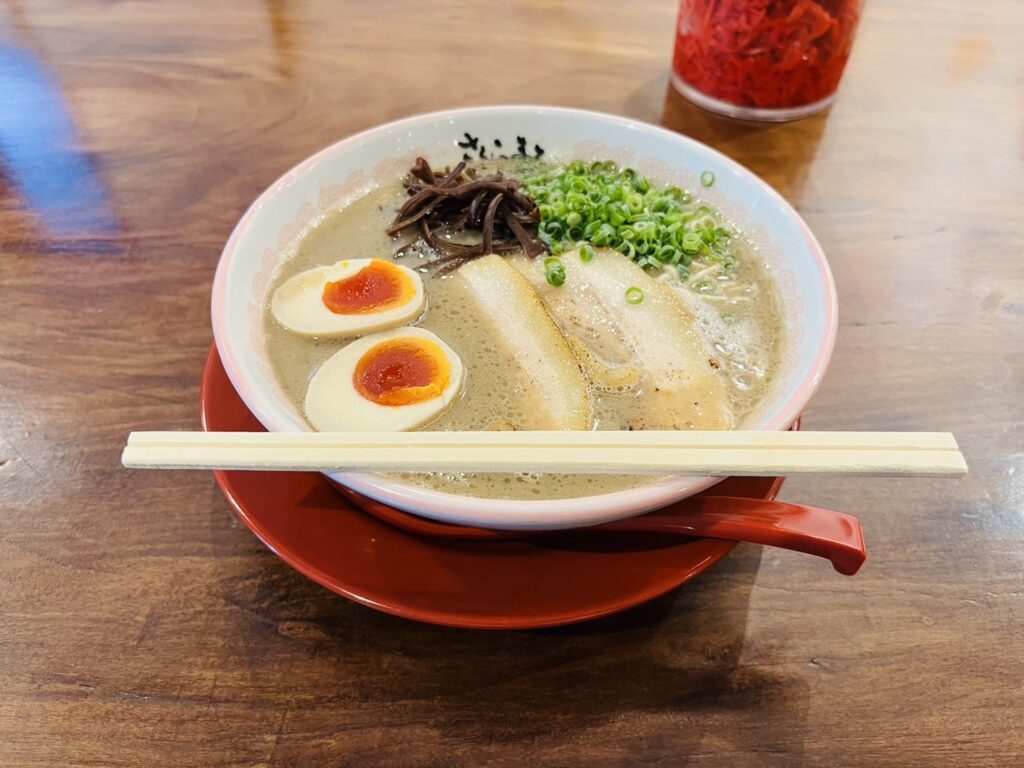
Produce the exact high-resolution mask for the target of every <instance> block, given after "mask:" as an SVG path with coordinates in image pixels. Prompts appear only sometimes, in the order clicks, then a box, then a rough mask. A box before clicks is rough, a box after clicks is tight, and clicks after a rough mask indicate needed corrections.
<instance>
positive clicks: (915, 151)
mask: <svg viewBox="0 0 1024 768" xmlns="http://www.w3.org/2000/svg"><path fill="white" fill-rule="evenodd" d="M674 17H675V4H674V3H673V2H672V1H671V0H659V1H658V2H654V1H653V0H649V1H647V2H637V3H622V2H610V1H609V0H592V1H591V2H557V1H556V0H530V1H524V2H508V3H500V4H499V3H475V2H452V1H445V0H437V1H435V2H429V3H425V2H414V1H413V0H406V1H405V2H397V1H396V2H391V1H390V0H381V1H380V2H375V3H362V2H355V1H354V0H352V1H351V2H328V0H303V1H302V2H298V1H295V2H289V1H288V0H266V2H262V3H260V2H254V1H252V0H224V1H223V2H216V3H212V2H211V3H196V2H187V1H186V0H163V1H162V2H98V1H97V0H76V2H73V3H72V2H56V1H55V0H39V1H38V2H30V1H29V0H2V1H0V322H2V326H3V327H2V331H0V766H4V768H7V767H14V766H17V767H18V768H30V767H32V766H151V765H175V766H177V765H182V766H184V765H204V766H313V765H316V766H477V765H485V764H494V765H516V766H522V765H546V766H575V765H595V766H632V765H659V766H683V765H699V766H705V765H707V766H719V765H720V766H732V767H743V766H794V765H810V766H968V765H969V766H1019V765H1024V731H1022V730H1021V723H1022V719H1024V657H1022V648H1024V644H1022V642H1024V448H1022V442H1021V434H1022V421H1024V405H1022V395H1024V257H1022V254H1024V213H1022V211H1024V209H1022V202H1021V201H1022V200H1024V144H1022V142H1024V99H1022V98H1021V94H1022V82H1024V6H1022V5H1021V4H1020V3H1018V2H1016V0H992V1H991V2H986V3H961V2H957V1H955V0H928V2H923V1H914V0H890V1H889V2H877V1H876V2H871V3H869V4H868V7H867V12H866V16H865V18H864V21H863V25H862V28H861V30H860V33H859V39H858V42H857V45H856V47H855V50H854V54H853V57H852V59H851V62H850V66H849V71H848V74H847V77H846V79H845V81H844V84H843V86H842V88H841V91H840V94H839V98H838V101H837V102H836V104H835V106H834V107H833V108H832V110H831V111H830V112H829V113H828V114H826V115H822V116H820V117H817V118H813V119H809V120H806V121H803V122H799V123H795V124H789V125H752V124H741V123H736V122H729V121H726V120H723V119H718V118H715V117H712V116H709V115H707V114H705V113H703V112H701V111H699V110H698V109H696V108H694V107H692V106H690V105H689V104H688V103H686V102H685V101H684V100H683V99H682V98H680V97H679V96H678V95H676V94H675V93H674V92H673V91H671V90H670V89H669V87H668V85H667V66H668V62H669V60H670V54H671V46H672V34H673V24H674ZM500 102H506V103H508V102H540V103H551V104H565V105H571V106H580V107H588V108H595V109H600V110H606V111H610V112H616V113H620V114H625V115H629V116H633V117H636V118H640V119H643V120H648V121H652V122H655V123H661V124H663V125H665V126H667V127H669V128H672V129H674V130H678V131H680V132H682V133H685V134H688V135H690V136H693V137H695V138H697V139H699V140H701V141H704V142H707V143H708V144H710V145H711V146H713V147H716V148H717V149H719V150H721V151H723V152H725V153H726V154H728V155H730V156H731V157H733V158H736V159H737V160H739V161H740V162H742V163H744V164H746V165H747V166H748V167H750V168H751V169H752V170H753V171H754V172H756V173H758V174H760V175H761V176H763V177H764V178H765V179H767V181H768V182H770V183H771V184H773V185H774V186H775V187H776V188H777V189H779V191H780V192H781V193H782V194H783V195H785V196H786V197H787V198H788V199H789V200H790V201H792V202H793V203H794V204H795V205H796V206H797V207H798V208H799V210H800V211H801V213H802V214H803V215H804V216H805V217H806V219H807V221H808V222H809V224H810V226H811V227H812V228H813V229H814V231H815V232H816V234H817V236H818V238H819V239H820V240H821V242H822V244H823V246H824V247H825V250H826V251H827V253H828V255H829V258H830V260H831V263H832V267H833V269H834V271H835V276H836V282H837V284H838V289H839V300H840V317H841V319H840V331H839V340H838V345H837V347H836V353H835V357H834V361H833V363H832V366H831V369H830V371H829V374H828V377H827V379H826V381H825V384H824V387H823V388H822V390H821V392H820V394H819V395H818V397H817V399H816V400H815V401H814V403H813V406H812V407H811V408H810V410H809V411H808V412H807V414H806V418H805V422H804V424H805V427H806V428H809V429H849V430H856V429H877V430H884V429H907V430H951V431H953V432H955V433H956V434H957V436H958V438H959V440H960V443H961V446H962V448H963V449H964V452H965V454H966V455H967V459H968V462H969V464H970V465H971V473H970V475H968V476H967V477H966V478H964V479H963V480H961V481H949V480H872V481H865V480H863V479H839V478H832V479H823V478H804V479H793V480H792V481H791V482H789V483H788V484H787V485H786V487H785V489H784V492H783V498H785V499H790V500H797V501H803V502H806V503H809V504H815V505H818V506H828V507H834V508H837V509H841V510H843V511H846V512H850V513H853V514H857V515H859V516H860V517H861V518H862V520H863V522H864V526H865V530H866V532H867V536H868V544H869V549H870V558H869V561H868V564H867V565H866V567H865V568H864V570H863V571H862V572H861V574H860V575H859V576H857V577H855V578H843V577H840V576H838V575H836V574H834V573H833V572H831V568H830V566H829V565H828V563H825V562H823V561H818V560H815V559H811V558H807V557H803V556H800V555H797V554H792V553H787V552H779V551H773V550H764V551H762V550H760V549H758V548H756V547H752V546H743V547H740V548H739V549H737V550H736V552H735V553H734V554H733V555H732V556H730V557H729V558H728V559H727V560H726V561H725V562H724V563H722V564H720V565H719V566H718V567H716V568H714V569H713V570H712V571H709V572H708V573H706V574H704V575H703V576H702V577H701V578H700V579H698V580H697V581H696V582H695V583H693V584H692V585H690V586H688V587H686V588H684V589H682V590H681V591H679V592H677V593H675V594H672V595H669V596H667V597H665V598H662V599H660V600H658V601H656V602H655V603H653V604H650V605H647V606H645V607H642V608H640V609H637V610H634V611H632V612H629V613H627V614H624V615H621V616H618V617H614V618H611V619H606V620H601V621H598V622H595V623H590V624H585V625H580V626H576V627H570V628H565V629H560V630H552V631H541V632H522V633H512V632H509V633H482V632H470V631H459V630H452V629H441V628H436V627H430V626H426V625H418V624H414V623H411V622H408V621H405V620H401V619H397V618H393V617H390V616H386V615H382V614H378V613H375V612H373V611H371V610H369V609H367V608H364V607H361V606H358V605H355V604H352V603H349V602H347V601H345V600H343V599H342V598H340V597H337V596H335V595H333V594H331V593H329V592H327V591H326V590H324V589H322V588H320V587H319V586H317V585H315V584H313V583H312V582H310V581H308V580H307V579H305V578H304V577H302V576H301V575H299V574H298V573H296V572H294V571H293V570H291V569H290V568H289V567H288V566H286V565H285V564H284V563H283V562H281V561H280V560H278V559H277V558H276V557H275V556H274V555H273V554H271V553H270V552H269V551H267V550H266V549H265V548H264V547H263V546H262V545H260V544H259V542H257V541H256V539H255V538H254V537H253V536H252V535H251V534H250V533H249V532H248V531H247V530H246V529H245V528H244V527H242V526H241V525H240V524H239V523H237V522H236V521H235V520H234V518H233V517H232V514H231V512H230V510H229V508H228V505H227V503H226V502H225V500H224V499H223V498H222V496H221V494H220V492H219V491H218V489H217V487H216V486H215V485H214V482H213V480H212V478H211V477H210V475H208V474H205V473H159V472H132V471H128V470H124V469H122V468H121V467H120V466H119V465H118V456H119V453H120V449H121V446H122V441H123V439H124V437H125V435H126V434H127V433H128V432H129V431H130V430H133V429H189V428H195V427H197V425H198V406H197V397H198V383H199V375H200V371H201V369H202V365H203V361H204V358H205V355H206V351H207V349H208V347H209V344H210V340H211V333H210V327H209V316H208V294H209V289H210V282H211V279H212V276H213V271H214V267H215V264H216V262H217V258H218V256H219V253H220V250H221V247H222V245H223V243H224V241H225V240H226V238H227V236H228V234H229V232H230V230H231V228H232V226H233V225H234V223H235V222H236V220H237V219H238V217H239V216H240V215H241V213H242V211H243V210H244V209H245V208H246V206H247V205H248V204H249V202H250V201H251V200H252V199H253V198H254V197H255V196H256V195H257V194H258V193H259V192H260V191H261V190H262V189H263V188H264V186H265V185H267V184H268V183H269V182H270V181H272V180H273V179H274V178H276V177H277V176H278V175H279V174H280V173H281V172H282V171H283V170H284V169H286V168H288V167H290V166H291V165H292V164H294V163H295V162H297V161H298V160H300V159H302V158H303V157H305V156H306V155H308V154H310V153H311V152H313V151H314V150H316V149H318V148H320V147H321V146H323V145H325V144H327V143H329V142H332V141H334V140H336V139H338V138H340V137H343V136H345V135H347V134H350V133H352V132H354V131H357V130H360V129H363V128H366V127H369V126H372V125H374V124H377V123H380V122H382V121H385V120H389V119H392V118H397V117H401V116H405V115H409V114H413V113H416V112H421V111H426V110H431V109H435V108H441V107H446V106H462V105H473V104H488V103H500Z"/></svg>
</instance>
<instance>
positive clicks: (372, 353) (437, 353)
mask: <svg viewBox="0 0 1024 768" xmlns="http://www.w3.org/2000/svg"><path fill="white" fill-rule="evenodd" d="M450 380H451V365H449V363H448V358H447V356H446V355H445V353H444V351H443V350H442V349H441V348H440V347H439V346H438V345H437V344H435V343H434V342H432V341H429V340H427V339H419V338H404V339H401V338H399V339H389V340H388V341H382V342H381V343H380V344H377V345H376V346H374V347H371V348H370V349H368V350H367V351H366V353H365V354H364V355H363V356H362V357H361V358H359V362H357V363H356V367H355V371H354V372H353V374H352V383H353V384H354V385H355V388H356V391H357V392H358V393H359V394H360V395H362V396H363V397H365V398H366V399H367V400H369V401H371V402H374V403H377V404H379V405H412V404H414V403H422V402H424V401H426V400H432V399H434V398H436V397H440V396H441V395H442V394H443V393H444V391H445V389H446V388H447V387H448V383H449V381H450Z"/></svg>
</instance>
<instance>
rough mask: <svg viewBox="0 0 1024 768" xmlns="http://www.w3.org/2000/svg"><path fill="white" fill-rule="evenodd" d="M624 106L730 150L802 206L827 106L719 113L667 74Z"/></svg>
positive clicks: (644, 85) (727, 152)
mask: <svg viewBox="0 0 1024 768" xmlns="http://www.w3.org/2000/svg"><path fill="white" fill-rule="evenodd" d="M659 94H660V95H659ZM623 111H624V113H625V114H627V115H635V116H637V117H639V118H640V119H643V120H647V121H649V122H653V123H660V124H661V125H663V126H664V127H665V128H668V129H669V130H672V131H675V132H677V133H681V134H683V135H685V136H690V137H691V138H694V139H696V140H697V141H700V142H703V143H704V144H707V145H708V146H710V147H713V148H714V149H717V150H718V151H719V152H722V153H723V154H725V155H728V156H729V157H731V158H733V159H734V160H736V161H738V162H740V163H742V164H743V165H745V166H746V167H747V168H749V169H750V170H752V171H753V172H754V173H756V174H757V175H758V176H760V177H761V178H763V179H764V180H765V181H767V182H768V183H769V184H771V185H772V186H773V187H775V189H777V190H778V191H779V192H780V193H781V194H782V196H783V197H785V198H786V199H787V200H788V201H789V202H790V203H792V204H793V205H794V206H795V207H798V208H799V206H800V202H801V200H802V198H803V192H804V187H805V186H806V184H807V181H808V177H809V174H810V171H811V169H812V167H813V164H814V158H815V156H816V155H817V152H818V146H819V144H820V143H821V140H822V137H823V135H824V132H825V126H826V125H827V124H828V113H827V112H825V113H823V114H821V115H816V116H814V117H810V118H807V119H804V120H797V121H795V122H791V123H760V122H752V121H748V120H734V119H732V118H728V117H721V116H719V115H715V114H713V113H711V112H706V111H705V110H703V109H700V108H699V107H697V106H694V105H693V104H691V103H690V102H689V101H687V100H686V99H684V98H683V97H682V96H680V95H679V93H678V92H677V91H676V90H675V89H674V88H673V87H672V86H671V85H670V84H669V83H668V77H667V74H666V75H662V76H659V77H657V78H653V79H651V80H649V81H648V82H646V83H642V84H641V85H640V86H638V87H637V88H636V90H635V91H634V92H633V93H631V94H630V95H629V96H628V97H627V99H626V101H625V103H624V105H623Z"/></svg>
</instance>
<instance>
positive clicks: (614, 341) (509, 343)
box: [265, 180, 783, 499]
mask: <svg viewBox="0 0 1024 768" xmlns="http://www.w3.org/2000/svg"><path fill="white" fill-rule="evenodd" d="M408 197H409V195H408V193H407V191H406V189H405V188H404V187H403V185H402V183H401V182H400V181H398V180H396V181H395V182H394V183H389V184H385V185H383V186H381V187H379V188H377V189H375V190H373V191H370V192H368V193H367V194H366V195H364V196H363V197H361V198H359V199H357V200H355V201H354V202H352V203H350V204H348V205H347V206H346V207H345V208H344V209H342V210H339V211H337V212H334V213H332V214H330V215H328V216H327V217H325V218H324V220H323V221H322V222H321V223H320V224H319V225H318V226H316V227H315V228H314V229H313V230H312V231H310V232H309V233H308V234H307V235H306V236H305V237H304V238H302V240H301V241H300V242H299V243H298V244H297V246H296V248H295V250H294V253H293V255H292V256H291V257H290V258H288V259H287V260H286V261H285V263H283V264H282V265H281V267H280V269H279V271H278V273H277V275H276V276H275V281H274V286H273V288H275V289H276V288H277V287H279V286H280V285H281V284H282V283H283V282H284V281H286V280H288V279H289V278H292V277H293V276H295V275H298V274H300V273H302V272H304V271H307V270H310V269H311V268H314V267H320V266H324V265H331V264H335V263H337V262H339V261H341V260H343V259H360V258H374V259H383V260H389V261H390V260H394V261H395V262H396V263H398V264H401V265H404V266H406V267H410V268H412V269H414V270H416V272H417V273H418V274H419V275H420V276H421V279H422V282H423V288H424V290H425V293H426V309H425V311H424V312H423V313H422V315H421V316H420V317H419V318H418V319H417V320H416V321H415V324H416V325H418V326H420V327H422V328H425V329H427V330H429V331H432V332H433V333H435V334H436V335H437V336H438V337H440V339H442V340H443V341H444V342H445V343H446V344H447V345H449V346H450V347H451V349H452V350H454V352H455V353H457V355H458V357H459V358H460V359H461V361H462V364H463V366H464V369H465V385H464V387H463V388H462V391H461V393H460V394H459V395H458V396H457V397H456V399H455V400H454V401H453V402H452V403H451V405H450V406H448V407H447V408H446V410H444V411H443V412H442V413H441V414H440V415H439V416H437V417H436V418H435V419H434V420H432V421H430V422H429V423H427V424H425V425H424V426H423V427H421V428H426V429H431V430H493V429H520V430H530V429H552V428H556V429H560V428H590V429H608V430H631V429H694V428H697V429H701V428H732V427H735V426H736V425H737V424H739V423H740V422H741V421H742V420H743V418H744V417H745V416H747V415H748V414H749V413H750V412H751V411H752V410H753V409H754V408H755V406H756V405H757V403H758V402H759V401H760V400H761V399H762V398H763V397H764V395H765V393H766V391H767V390H768V388H769V387H770V386H771V382H772V376H773V374H774V373H775V371H776V369H777V367H778V364H779V359H780V353H781V348H782V345H783V338H782V334H781V329H782V327H783V325H782V318H781V313H780V306H779V300H778V295H777V292H776V289H775V286H774V284H773V281H772V278H771V276H770V275H769V272H768V270H767V269H766V267H765V266H764V265H763V264H762V263H761V262H760V261H759V260H758V258H757V253H756V250H755V249H753V248H752V247H751V246H750V244H749V243H748V242H747V241H746V240H744V239H743V238H742V236H740V235H738V234H737V235H735V236H732V237H730V238H729V240H728V251H727V253H726V257H725V258H724V259H723V258H721V257H718V258H716V259H713V260H712V259H702V258H700V257H697V258H694V259H693V260H692V263H689V264H688V265H687V266H686V268H685V269H683V270H676V269H671V270H662V271H660V272H653V273H652V272H651V271H650V270H649V269H647V270H645V269H643V268H642V267H641V266H637V264H636V263H635V262H633V261H630V260H629V259H628V258H627V256H625V255H623V254H622V253H619V252H618V251H612V250H608V249H603V248H596V249H594V250H593V251H592V252H591V253H587V254H585V255H584V257H583V258H581V254H580V252H579V251H570V252H566V253H561V254H559V256H558V259H559V261H558V266H557V269H558V270H561V271H563V272H564V277H565V280H564V282H563V283H561V284H559V285H553V284H552V283H551V278H550V275H548V279H545V274H546V272H545V270H546V267H545V262H546V261H549V259H546V258H545V256H543V255H542V256H538V257H535V258H532V259H531V258H528V257H527V256H526V255H524V254H523V253H522V252H521V251H519V252H509V253H506V254H503V255H502V256H500V257H499V256H489V257H484V259H480V260H479V261H478V262H470V265H468V266H467V267H465V268H463V269H461V270H455V271H453V272H450V273H449V274H446V275H443V276H439V275H438V274H437V270H432V269H430V268H428V265H429V263H430V262H431V260H432V259H433V258H435V256H436V254H434V253H433V252H432V251H431V249H430V248H429V247H425V246H424V247H419V248H417V247H413V248H410V249H407V250H406V251H405V252H404V253H403V254H402V255H400V256H395V252H396V250H397V248H398V247H399V246H401V245H403V244H408V243H409V242H410V241H411V240H412V238H411V237H410V236H403V237H402V238H393V237H391V236H389V235H388V234H386V230H387V229H388V227H389V225H390V224H391V223H392V222H393V221H394V219H395V216H396V212H397V211H398V210H399V208H400V207H401V206H402V205H403V203H405V202H406V200H407V199H408ZM699 215H700V216H702V217H704V218H705V219H709V220H710V219H714V224H715V225H722V226H727V224H726V223H725V222H722V221H720V219H718V218H717V214H716V213H715V212H714V211H713V210H711V209H710V208H709V207H707V206H700V211H699ZM586 257H589V258H586ZM488 259H490V260H492V261H487V260H488ZM493 260H500V261H501V263H496V262H495V261H493ZM547 269H548V270H550V269H551V264H548V265H547ZM471 270H472V273H471ZM512 270H514V272H515V273H516V275H517V276H516V277H515V278H513V277H512V276H511V274H510V273H511V271H512ZM495 275H497V276H498V277H497V278H494V276H495ZM502 276H504V277H502ZM518 276H522V278H524V279H522V280H520V279H518ZM491 279H509V280H512V282H513V283H514V285H515V291H519V292H527V291H528V292H530V293H531V296H530V297H525V294H524V301H526V302H530V301H534V300H535V299H534V298H532V297H533V296H535V297H536V299H539V304H538V306H540V307H543V312H544V313H545V317H544V318H539V317H533V316H531V317H530V318H527V319H526V320H523V321H522V322H524V323H526V324H527V325H526V328H525V332H526V333H529V332H530V330H531V329H530V327H529V324H530V323H551V322H553V324H554V325H555V326H556V327H557V328H558V330H559V331H560V332H561V334H562V335H563V336H564V341H565V347H566V348H567V349H568V350H569V351H570V353H571V355H572V360H573V362H572V367H573V368H574V369H578V370H579V371H580V372H581V373H582V377H581V378H579V379H578V380H577V379H573V377H572V376H571V375H570V376H569V378H570V379H573V380H572V381H569V382H568V383H567V384H565V383H564V382H557V381H550V382H549V381H545V380H544V376H546V375H551V376H555V377H557V376H560V375H562V374H566V372H565V371H562V372H558V371H555V372H554V373H551V374H548V373H545V372H540V373H539V372H538V371H537V369H536V368H533V367H531V366H530V365H528V364H527V365H524V362H523V355H524V354H526V353H525V352H524V351H523V349H522V347H523V345H524V343H525V342H523V338H524V337H523V333H524V329H523V328H517V327H515V322H514V321H513V320H512V319H510V316H509V315H508V314H507V313H505V311H504V310H501V311H500V312H498V313H495V312H494V311H492V310H493V303H494V301H497V302H499V303H500V302H502V301H506V300H511V299H509V294H510V290H509V289H506V288H502V289H501V290H500V292H498V293H493V294H488V293H487V291H488V290H489V284H488V283H487V281H488V280H491ZM624 285H625V286H628V291H627V293H625V294H623V293H622V291H621V287H622V286H624ZM629 291H632V292H633V293H632V294H630V293H629ZM272 292H273V291H272ZM637 293H639V296H640V300H639V301H638V302H637V303H635V304H634V303H632V302H633V301H634V300H635V299H636V294H637ZM488 295H491V296H492V297H494V300H492V301H491V303H490V304H489V303H488V299H487V296H488ZM620 296H624V297H625V300H624V301H622V302H621V306H620V305H619V302H617V299H618V297H620ZM496 315H497V316H496ZM265 323H266V331H267V337H268V349H269V357H270V360H271V364H272V367H273V370H274V374H275V375H276V376H277V378H278V380H279V382H280V384H281V386H282V388H283V390H284V392H285V394H286V395H287V397H288V398H289V399H290V400H291V402H292V403H293V404H294V406H295V407H296V409H297V410H298V411H299V412H302V411H303V408H304V398H305V396H306V391H307V387H308V386H309V381H310V378H311V376H312V375H313V374H314V373H315V372H316V371H317V370H318V368H319V367H320V366H321V365H322V364H323V363H324V361H325V360H326V359H327V358H329V357H331V356H332V355H333V354H335V353H336V352H338V351H339V350H340V349H341V348H343V347H345V346H346V345H347V344H349V343H351V341H352V340H351V339H326V338H316V337H307V336H303V335H298V334H296V333H293V332H291V331H290V330H288V329H286V328H285V327H283V326H282V325H281V324H280V323H279V322H277V321H276V320H275V318H274V316H273V314H272V313H271V312H270V311H269V309H268V312H267V313H266V320H265ZM676 334H678V336H679V338H687V342H686V344H684V345H682V347H680V345H679V343H678V339H676V338H674V337H675V336H676ZM541 336H542V337H543V333H541ZM558 343H559V345H561V344H562V342H561V341H559V342H558ZM560 349H561V347H560ZM558 354H562V355H564V351H560V352H559V353H558ZM545 357H546V358H550V357H552V355H546V356H545ZM554 357H557V356H554ZM543 362H544V363H550V362H551V361H550V359H545V360H544V361H543ZM568 373H569V374H571V373H572V372H568ZM680 376H685V377H686V379H685V381H683V380H681V379H680V378H679V377H680ZM694 377H696V379H695V378H694ZM563 378H564V376H563ZM580 381H582V382H583V384H582V386H583V387H584V388H585V391H580V392H578V393H577V395H571V394H570V395H566V396H564V397H565V398H566V399H575V400H578V401H581V402H582V401H585V403H584V405H583V406H580V407H581V408H582V409H583V410H585V411H586V413H585V414H584V415H582V416H580V419H581V420H580V421H569V422H567V421H564V420H562V419H560V418H559V416H558V414H555V415H554V416H553V415H552V411H553V408H554V406H552V405H551V403H550V399H551V394H550V393H551V392H552V391H553V389H557V387H558V386H563V384H564V386H566V387H569V389H568V390H567V391H569V392H572V391H573V390H572V387H577V389H578V388H579V387H580V386H581V385H580V383H579V382H580ZM711 390H714V391H713V392H712V391H711ZM683 392H685V393H686V396H683V395H682V394H680V393H683ZM693 392H698V393H699V394H698V395H694V394H693ZM545 396H546V397H547V398H548V401H549V402H546V403H545V402H540V401H539V398H543V397H545ZM576 405H579V403H576V404H573V403H568V404H567V405H566V406H565V407H566V409H573V408H575V407H576ZM556 406H557V403H556ZM581 413H582V411H581ZM401 478H402V479H403V480H405V481H407V482H409V483H412V484H416V485H421V486H426V487H429V488H434V489H437V490H442V491H446V492H450V493H458V494H462V495H471V496H480V497H486V498H521V499H558V498H571V497H577V496H586V495H593V494H599V493H607V492H611V491H617V490H624V489H627V488H632V487H636V486H638V485H643V484H647V483H650V482H654V481H655V480H656V478H652V477H650V476H618V475H554V474H551V475H525V474H519V475H510V474H489V473H476V474H452V473H435V474H420V473H410V474H404V475H401Z"/></svg>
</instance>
